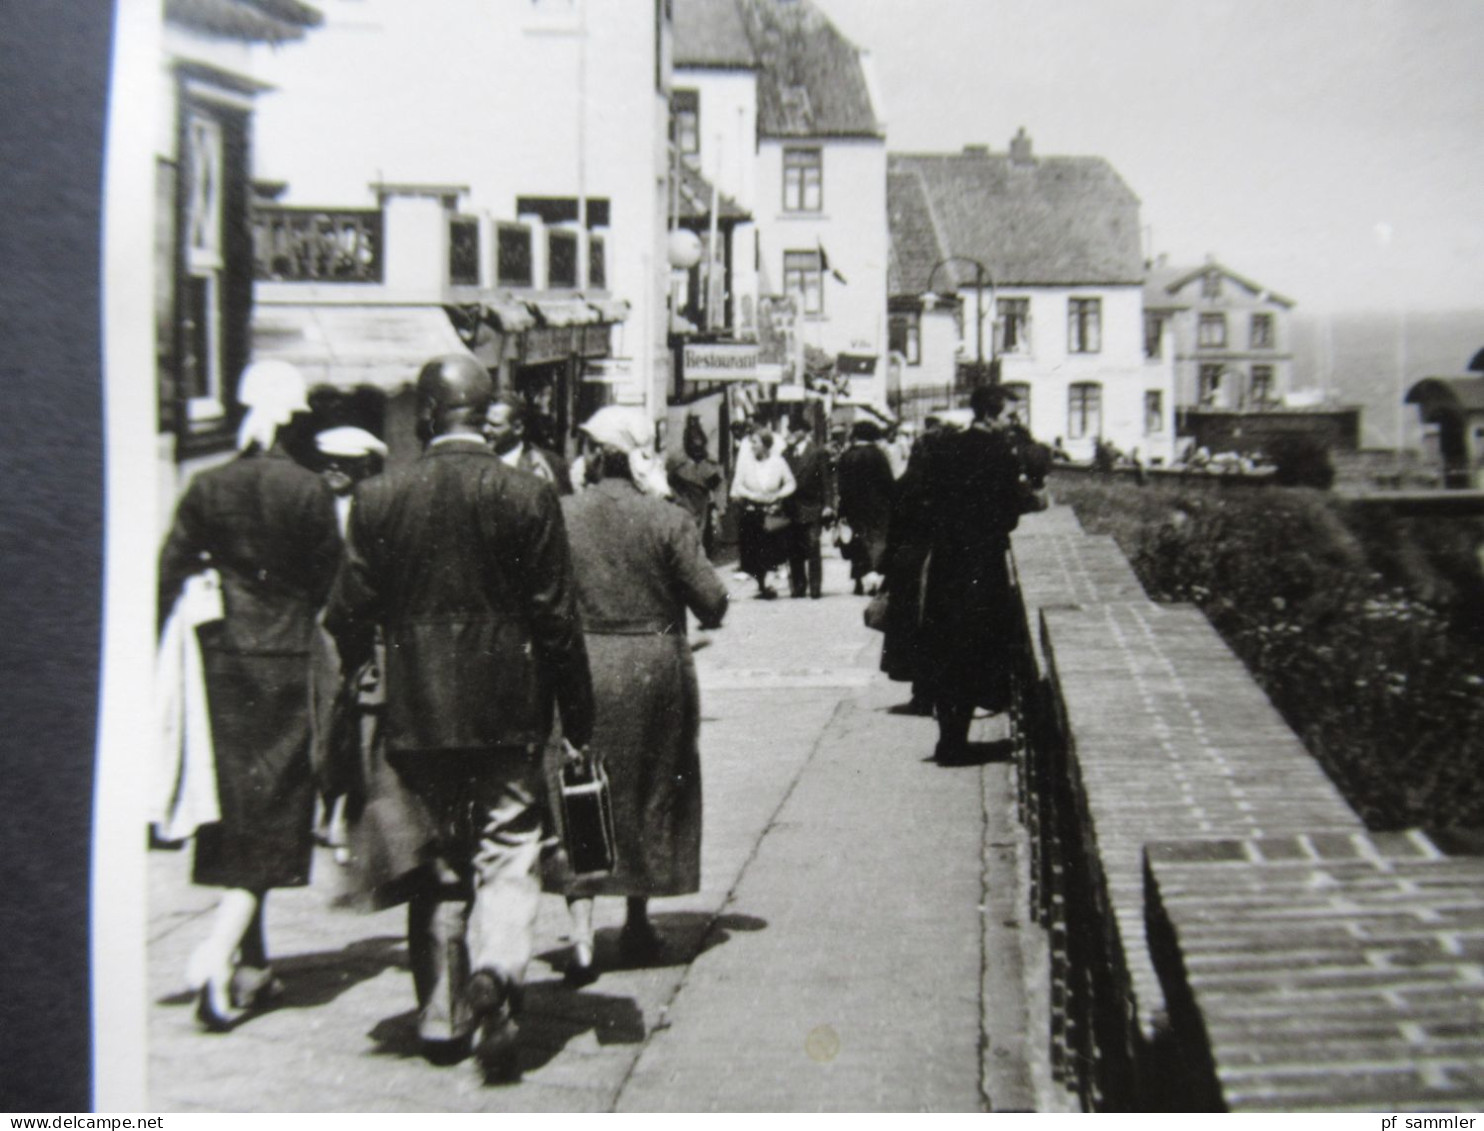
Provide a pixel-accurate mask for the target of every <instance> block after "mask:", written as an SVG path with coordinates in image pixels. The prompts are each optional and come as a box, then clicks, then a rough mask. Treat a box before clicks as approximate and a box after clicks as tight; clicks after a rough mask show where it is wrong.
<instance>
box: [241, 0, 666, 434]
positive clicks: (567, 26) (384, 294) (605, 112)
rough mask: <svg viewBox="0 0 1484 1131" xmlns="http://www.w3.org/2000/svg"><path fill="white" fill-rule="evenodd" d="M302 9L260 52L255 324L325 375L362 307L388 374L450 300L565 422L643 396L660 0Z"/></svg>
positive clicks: (661, 362) (661, 270)
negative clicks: (289, 35)
mask: <svg viewBox="0 0 1484 1131" xmlns="http://www.w3.org/2000/svg"><path fill="white" fill-rule="evenodd" d="M322 8H323V10H324V15H325V26H324V28H323V31H322V33H321V34H320V35H319V36H318V37H317V38H316V41H315V42H314V43H313V44H311V45H309V46H308V47H307V48H306V49H305V50H304V51H302V52H299V53H293V54H291V53H282V54H275V55H274V57H272V58H271V59H267V60H265V61H264V64H263V70H264V71H265V73H266V74H268V75H269V76H270V78H271V79H273V81H275V82H276V83H277V84H278V85H280V86H281V87H282V88H283V90H284V92H285V93H284V94H283V95H282V96H281V97H278V98H274V99H270V100H267V101H265V104H264V107H263V112H262V116H261V121H260V129H259V134H260V136H259V144H258V148H257V152H256V154H255V165H256V176H257V177H258V179H259V181H260V182H270V183H271V182H277V184H275V185H274V186H273V188H272V189H271V191H272V192H274V193H275V199H273V201H272V203H271V204H269V203H264V204H263V205H262V207H261V208H260V214H261V215H262V216H264V217H267V218H271V223H267V224H266V226H265V227H264V228H263V229H262V230H261V231H260V232H259V237H260V241H262V242H264V243H266V244H267V245H268V246H267V250H266V252H265V253H264V255H263V256H262V257H261V258H264V259H266V260H267V266H266V267H265V266H264V264H263V263H262V262H260V265H259V271H260V273H259V280H260V281H259V283H258V288H257V300H258V307H259V309H258V325H259V327H260V329H261V331H262V332H260V333H259V336H258V340H259V342H260V343H261V344H262V345H263V346H264V347H265V348H272V349H275V350H276V351H278V352H279V353H281V354H284V355H292V354H294V353H295V351H297V353H298V354H299V355H300V356H299V357H297V358H296V360H299V361H300V363H301V364H303V363H304V361H305V359H306V358H308V359H310V360H311V363H312V358H313V356H314V355H315V354H316V351H318V353H319V354H320V355H322V356H324V357H325V358H326V361H325V363H324V364H325V365H326V366H328V367H331V368H336V369H338V370H339V371H340V372H339V373H338V375H337V376H336V377H335V378H334V379H333V381H332V383H338V384H340V385H342V386H343V385H345V384H347V383H349V382H350V381H352V380H353V379H354V377H355V374H354V372H353V371H352V370H351V369H347V368H346V367H345V366H344V365H343V364H342V359H343V358H344V357H345V356H347V355H350V354H353V353H357V352H359V353H361V354H364V352H365V351H364V350H359V351H358V350H357V347H356V345H355V343H354V342H353V341H347V340H346V339H347V338H354V337H358V336H360V334H361V331H363V330H364V329H365V327H366V326H367V325H370V324H373V323H374V324H378V325H380V326H381V327H382V328H383V330H384V331H386V332H385V334H384V337H385V339H386V340H385V341H384V342H383V343H382V347H383V348H382V358H383V362H382V364H383V365H384V364H386V363H387V362H388V360H389V361H390V363H391V364H392V365H393V367H394V369H395V372H384V371H383V372H379V373H377V374H376V375H375V376H374V378H373V383H376V384H380V385H388V384H390V383H393V382H395V381H396V380H397V379H398V378H399V375H400V379H402V380H404V381H405V380H410V378H411V376H412V375H413V374H415V372H416V364H417V361H418V356H419V353H420V352H426V346H428V345H431V344H432V339H433V338H434V337H436V336H437V334H436V332H435V331H434V330H433V328H432V324H431V322H426V320H425V319H424V317H423V315H426V314H427V313H428V312H429V311H430V310H432V309H434V308H437V307H443V308H453V309H455V310H456V311H459V312H462V313H463V315H464V316H465V320H464V321H463V322H458V323H457V324H458V325H459V328H460V329H461V330H462V331H464V334H463V337H464V344H465V345H466V346H467V347H469V348H471V349H472V350H473V351H474V353H475V354H476V356H478V357H480V359H481V360H482V361H484V362H485V363H486V364H487V365H489V366H490V367H491V368H492V369H497V370H498V375H499V379H500V381H501V382H502V384H505V383H508V384H511V385H513V386H515V387H517V388H519V389H520V391H521V392H523V393H525V394H526V395H527V396H528V397H530V398H531V399H532V400H533V401H535V402H536V403H538V404H539V405H540V406H541V407H542V408H544V409H546V410H547V411H548V412H550V413H551V415H552V416H553V418H554V419H556V420H557V422H558V423H559V425H560V426H561V427H562V428H563V430H564V431H565V434H566V435H567V436H568V437H569V438H570V436H571V434H572V430H573V429H574V427H575V425H576V424H577V423H578V422H579V420H580V418H581V417H582V416H583V415H585V414H586V412H587V411H589V410H590V409H591V408H592V407H595V404H596V403H597V400H596V399H595V397H598V398H599V399H608V398H613V399H619V400H624V401H629V402H632V403H643V404H646V405H648V406H650V407H651V408H652V409H654V410H655V414H656V415H657V416H659V415H662V413H663V405H664V390H665V388H666V387H667V385H668V353H667V350H666V348H665V337H666V333H667V325H666V311H665V299H666V295H665V277H666V268H665V265H664V256H665V237H666V199H667V195H668V194H667V179H668V170H669V162H668V149H667V138H666V135H667V130H668V124H669V73H670V64H669V50H670V34H671V33H670V23H669V14H668V13H669V8H670V4H669V0H440V3H438V4H437V5H433V6H429V5H419V4H407V3H405V2H402V0H326V2H325V3H324V4H323V5H322ZM280 189H281V191H280ZM321 216H328V217H329V218H330V220H329V225H328V226H329V228H330V230H331V233H332V234H333V233H335V232H338V233H340V235H341V239H340V242H341V243H342V244H346V245H349V251H348V254H347V260H346V263H345V265H344V268H343V269H342V270H341V271H340V272H339V273H338V275H336V274H335V273H331V274H330V275H328V276H327V275H325V274H324V272H323V270H322V265H321V266H316V265H315V264H314V263H313V262H308V263H306V261H305V259H304V256H303V254H302V252H303V248H304V246H305V243H306V241H307V240H309V238H310V237H312V236H313V234H314V233H313V232H312V231H306V225H309V226H311V227H312V226H313V225H314V224H316V223H321V221H320V220H319V219H317V217H321ZM280 244H282V245H283V246H284V247H286V248H287V249H288V252H289V254H288V255H287V256H282V255H278V250H279V245H280ZM275 262H276V263H277V265H278V266H282V267H286V268H287V270H285V271H279V270H276V269H275ZM265 275H266V276H267V277H264V276H265ZM336 306H346V307H360V308H361V314H362V315H364V316H357V315H354V314H349V315H348V314H345V313H344V312H343V311H342V312H338V313H337V312H334V311H331V312H330V313H329V314H326V313H325V312H326V309H327V308H333V307H336ZM391 308H401V313H400V314H394V313H393V312H392V310H391ZM418 308H420V309H421V310H422V312H423V315H418V314H415V313H413V311H414V310H416V309H418ZM306 310H308V311H310V312H311V314H310V317H309V318H308V319H306V317H305V311H306ZM398 319H401V320H402V321H403V322H405V326H404V328H403V331H402V332H397V331H395V330H394V329H392V323H393V322H394V321H396V320H398ZM456 322H457V319H456ZM454 348H457V342H455V347H454ZM363 360H364V361H365V363H366V364H367V365H370V364H372V363H373V362H374V359H372V358H369V357H365V358H363ZM594 378H596V381H595V380H594ZM598 384H601V385H602V389H601V393H599V392H598V391H597V389H596V386H597V385H598Z"/></svg>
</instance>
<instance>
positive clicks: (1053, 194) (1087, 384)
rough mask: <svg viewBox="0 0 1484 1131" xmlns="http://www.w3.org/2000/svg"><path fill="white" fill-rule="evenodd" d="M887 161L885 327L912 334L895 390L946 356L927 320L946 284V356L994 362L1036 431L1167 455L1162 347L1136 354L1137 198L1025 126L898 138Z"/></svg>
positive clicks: (940, 375) (1087, 454) (1080, 446)
mask: <svg viewBox="0 0 1484 1131" xmlns="http://www.w3.org/2000/svg"><path fill="white" fill-rule="evenodd" d="M890 168H891V180H890V185H891V222H892V237H893V245H894V246H893V254H894V260H895V269H894V279H895V280H896V283H895V285H894V287H893V296H892V303H893V321H894V327H893V328H894V338H895V339H896V341H897V342H898V343H899V344H905V343H908V342H910V341H912V340H913V339H914V338H915V340H916V341H917V342H918V347H917V349H918V360H917V362H916V363H915V365H914V363H912V362H911V359H910V358H908V360H907V362H906V363H905V364H903V366H902V369H901V372H902V375H903V376H902V379H901V385H902V388H903V390H907V389H910V387H911V386H912V385H914V384H916V385H920V386H925V387H931V386H940V385H941V384H942V383H944V382H945V381H947V380H948V379H949V378H948V374H949V373H950V371H951V369H952V368H956V364H955V365H954V366H952V367H951V366H950V365H949V363H948V361H947V359H946V358H944V357H943V355H942V351H941V348H940V347H936V346H932V342H933V338H932V336H931V333H930V331H929V327H930V326H932V325H934V324H935V323H936V322H937V321H940V320H941V319H942V317H943V315H942V312H941V307H940V303H941V301H942V299H943V298H944V297H947V298H948V299H950V300H951V301H952V302H953V303H954V305H955V307H956V309H957V311H958V312H959V317H958V325H959V327H960V328H961V329H960V337H959V340H958V342H957V343H956V358H955V362H957V361H978V360H979V359H980V358H981V357H982V359H983V361H984V363H985V365H986V367H992V368H993V369H994V370H997V371H998V374H999V380H1000V381H1001V382H1002V383H1003V384H1004V385H1005V386H1006V387H1007V388H1009V389H1010V390H1011V391H1012V392H1014V393H1015V394H1016V396H1017V397H1018V398H1019V400H1018V404H1017V405H1016V409H1017V410H1018V411H1019V413H1020V415H1021V418H1022V420H1023V421H1024V423H1026V424H1027V425H1028V427H1029V428H1030V429H1031V431H1032V433H1034V435H1035V436H1036V438H1037V439H1040V440H1042V441H1044V442H1047V443H1050V442H1052V441H1053V440H1055V439H1056V438H1058V437H1059V438H1061V440H1062V441H1063V443H1064V445H1065V446H1066V448H1067V450H1068V451H1069V452H1070V453H1071V454H1072V455H1073V457H1074V458H1079V459H1087V458H1091V455H1092V450H1093V446H1094V444H1095V443H1096V442H1097V441H1098V440H1099V439H1103V440H1106V441H1109V442H1111V443H1113V444H1115V445H1116V446H1117V447H1119V448H1120V449H1122V450H1123V451H1125V452H1132V451H1133V450H1135V449H1137V450H1138V452H1139V454H1140V455H1141V457H1142V458H1143V459H1144V461H1145V462H1152V461H1154V460H1160V461H1165V462H1167V461H1169V460H1171V459H1172V458H1173V456H1174V450H1175V420H1174V391H1173V368H1172V363H1171V361H1170V359H1169V353H1170V351H1168V350H1165V351H1163V353H1162V356H1156V357H1153V358H1150V357H1146V354H1145V340H1144V312H1143V279H1144V268H1143V262H1142V258H1141V255H1140V228H1139V201H1138V198H1137V197H1136V196H1134V194H1133V193H1132V192H1131V191H1130V190H1129V188H1128V186H1127V185H1125V184H1124V183H1123V181H1122V179H1121V178H1120V177H1119V176H1118V174H1117V172H1115V171H1114V169H1113V168H1112V166H1111V165H1109V164H1108V162H1107V161H1105V160H1104V159H1103V158H1100V157H1040V158H1038V157H1036V156H1035V155H1034V154H1033V152H1032V149H1031V141H1030V139H1029V138H1028V137H1027V136H1026V135H1025V132H1024V131H1023V130H1022V131H1021V132H1020V134H1019V135H1017V136H1016V138H1015V139H1014V140H1013V141H1012V142H1011V144H1010V148H1009V151H1008V152H1006V153H991V152H990V151H989V150H988V148H987V147H983V146H970V147H967V148H966V149H965V150H964V152H963V153H961V154H892V156H891V165H890ZM981 317H982V319H983V322H982V330H981V329H980V328H979V327H977V326H976V324H975V323H976V320H977V319H979V318H981ZM930 347H931V348H930ZM904 352H905V351H904ZM914 368H917V369H919V370H920V371H921V374H922V376H921V377H918V376H917V375H916V374H914V372H913V370H914ZM932 395H936V394H930V396H932ZM899 396H900V394H899ZM910 400H911V398H910V397H909V398H907V399H906V400H904V401H903V402H902V403H903V404H904V405H905V404H906V403H908V402H910ZM928 407H931V406H928ZM919 415H920V414H919Z"/></svg>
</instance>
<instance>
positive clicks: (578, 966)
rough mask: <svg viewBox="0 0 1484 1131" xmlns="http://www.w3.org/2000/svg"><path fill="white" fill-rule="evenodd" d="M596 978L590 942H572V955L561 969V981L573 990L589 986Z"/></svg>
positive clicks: (595, 966) (596, 971)
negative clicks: (564, 967) (562, 969)
mask: <svg viewBox="0 0 1484 1131" xmlns="http://www.w3.org/2000/svg"><path fill="white" fill-rule="evenodd" d="M597 980H598V967H597V964H596V963H594V962H593V944H592V943H573V944H572V957H571V959H570V960H568V962H567V968H566V970H564V971H562V981H563V982H565V983H566V984H567V985H568V986H570V987H571V988H572V989H574V990H578V989H581V988H582V987H583V986H590V985H592V984H593V983H594V982H596V981H597Z"/></svg>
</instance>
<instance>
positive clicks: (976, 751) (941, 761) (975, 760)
mask: <svg viewBox="0 0 1484 1131" xmlns="http://www.w3.org/2000/svg"><path fill="white" fill-rule="evenodd" d="M1014 760H1015V743H1014V742H1013V741H1011V740H1010V739H1008V738H1002V739H1000V740H999V741H997V742H970V743H969V744H968V745H967V746H965V747H964V752H963V753H962V754H958V755H954V756H952V757H947V758H939V757H937V756H936V755H933V754H929V755H928V756H927V757H926V758H924V759H923V761H924V762H931V763H933V764H934V765H938V766H942V767H943V768H944V769H962V768H963V767H965V766H990V765H994V764H995V763H999V762H1013V761H1014Z"/></svg>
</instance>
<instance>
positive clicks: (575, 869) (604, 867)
mask: <svg viewBox="0 0 1484 1131" xmlns="http://www.w3.org/2000/svg"><path fill="white" fill-rule="evenodd" d="M561 800H562V833H563V838H564V840H565V842H566V843H565V845H564V847H565V848H566V850H567V863H568V865H569V866H570V868H571V869H572V874H573V875H575V876H601V875H607V874H608V873H609V872H612V871H613V867H614V864H615V863H616V862H617V852H616V843H615V838H614V833H613V794H612V791H611V790H610V789H609V787H608V774H607V771H605V770H604V769H603V766H602V763H600V762H598V761H597V760H596V759H592V760H589V759H584V760H583V761H582V762H580V763H575V764H572V763H569V764H568V765H565V766H563V767H562V793H561Z"/></svg>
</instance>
